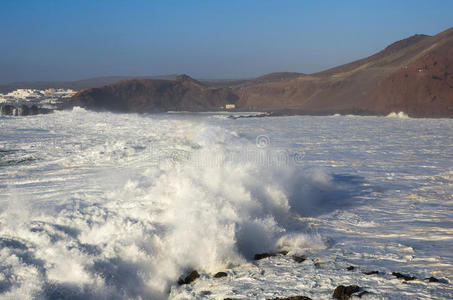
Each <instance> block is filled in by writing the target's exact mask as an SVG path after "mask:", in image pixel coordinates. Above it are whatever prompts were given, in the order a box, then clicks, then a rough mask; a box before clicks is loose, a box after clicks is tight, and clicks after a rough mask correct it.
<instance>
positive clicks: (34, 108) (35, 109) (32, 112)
mask: <svg viewBox="0 0 453 300" xmlns="http://www.w3.org/2000/svg"><path fill="white" fill-rule="evenodd" d="M38 113H39V109H38V107H37V106H36V104H33V105H32V106H31V107H30V115H37V114H38Z"/></svg>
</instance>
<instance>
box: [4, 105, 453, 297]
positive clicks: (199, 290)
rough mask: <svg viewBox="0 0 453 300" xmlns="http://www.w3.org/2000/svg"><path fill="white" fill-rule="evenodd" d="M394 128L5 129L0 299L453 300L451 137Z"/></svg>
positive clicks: (83, 123)
mask: <svg viewBox="0 0 453 300" xmlns="http://www.w3.org/2000/svg"><path fill="white" fill-rule="evenodd" d="M398 116H399V115H398V114H395V115H392V116H391V117H357V116H331V117H312V116H292V117H266V118H239V119H230V118H228V114H215V113H212V114H210V113H205V114H156V115H148V114H143V115H137V114H113V113H96V112H89V111H85V110H83V109H80V108H75V109H74V110H73V111H64V112H56V113H54V114H51V115H38V116H29V117H1V118H0V298H5V299H168V298H170V299H223V298H227V297H230V298H236V299H264V298H273V297H284V296H285V297H288V296H295V295H304V296H309V297H312V298H313V299H328V298H329V297H330V296H331V295H332V292H333V290H334V289H335V287H336V286H338V285H340V284H343V285H350V284H356V285H359V286H361V287H362V289H363V290H366V291H368V292H369V294H367V295H365V296H363V298H365V297H368V299H427V298H435V299H449V298H452V297H453V289H452V287H451V282H452V281H453V148H452V147H453V120H448V119H410V118H407V117H404V118H400V117H398ZM279 251H287V252H288V254H287V255H286V256H284V255H278V256H275V257H270V258H266V259H263V260H259V261H255V260H253V258H254V255H255V254H257V253H264V252H268V253H275V252H279ZM293 255H299V256H300V255H305V256H306V257H307V259H306V260H305V261H304V262H302V263H298V262H296V261H294V259H293V258H292V257H293ZM348 266H354V267H355V269H354V270H352V271H347V270H346V268H347V267H348ZM191 270H197V271H198V272H199V273H200V275H201V277H200V278H199V279H197V280H196V281H195V282H194V283H192V284H189V285H182V286H179V285H178V284H177V281H178V279H180V278H181V276H184V275H187V273H188V272H190V271H191ZM218 271H225V272H227V274H228V276H227V277H224V278H220V279H216V278H213V275H214V274H215V273H216V272H218ZM369 271H379V273H378V274H373V275H365V274H363V272H369ZM392 272H401V273H404V274H409V275H411V276H416V277H417V278H418V279H417V280H415V281H411V282H404V281H403V280H401V279H397V278H396V277H395V276H393V275H392ZM430 276H434V277H436V278H438V279H440V280H441V282H438V283H429V282H428V281H427V280H424V279H425V278H428V277H430Z"/></svg>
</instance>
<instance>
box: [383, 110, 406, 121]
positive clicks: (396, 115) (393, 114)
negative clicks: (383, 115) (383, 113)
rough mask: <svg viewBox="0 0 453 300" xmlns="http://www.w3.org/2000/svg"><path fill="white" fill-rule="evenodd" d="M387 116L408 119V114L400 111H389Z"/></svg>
mask: <svg viewBox="0 0 453 300" xmlns="http://www.w3.org/2000/svg"><path fill="white" fill-rule="evenodd" d="M387 118H400V119H408V118H409V116H408V115H407V114H406V113H404V112H402V111H400V112H399V113H396V112H391V113H389V114H388V115H387Z"/></svg>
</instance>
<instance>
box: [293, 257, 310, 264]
mask: <svg viewBox="0 0 453 300" xmlns="http://www.w3.org/2000/svg"><path fill="white" fill-rule="evenodd" d="M293 259H294V261H295V262H298V263H302V262H304V261H305V260H307V257H306V256H305V255H300V256H299V255H294V256H293Z"/></svg>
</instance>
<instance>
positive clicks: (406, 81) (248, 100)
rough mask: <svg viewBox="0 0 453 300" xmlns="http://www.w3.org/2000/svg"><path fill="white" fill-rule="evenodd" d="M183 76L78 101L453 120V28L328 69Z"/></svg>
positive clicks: (128, 108)
mask: <svg viewBox="0 0 453 300" xmlns="http://www.w3.org/2000/svg"><path fill="white" fill-rule="evenodd" d="M212 85H213V83H211V84H210V85H206V84H203V83H201V82H199V81H196V80H193V79H192V78H190V77H188V76H185V75H183V76H178V77H177V78H176V79H175V80H147V79H135V80H126V81H121V82H118V83H115V84H111V85H107V86H104V87H100V88H92V89H87V90H84V91H82V92H80V93H78V94H76V95H75V96H74V97H73V98H72V103H71V104H72V105H78V106H83V107H87V108H90V109H98V110H112V111H124V112H152V111H168V110H189V111H201V110H209V109H218V108H220V107H224V106H225V104H229V103H234V104H236V107H237V108H239V109H243V110H256V109H259V110H283V109H293V110H297V111H301V112H304V113H309V114H325V113H353V114H371V115H376V114H377V115H384V114H388V113H390V112H399V111H403V112H405V113H407V114H408V115H409V116H414V117H453V28H452V29H449V30H447V31H444V32H442V33H440V34H438V35H436V36H426V35H415V36H412V37H410V38H407V39H404V40H401V41H398V42H395V43H393V44H391V45H390V46H388V47H387V48H385V49H384V50H382V51H380V52H378V53H376V54H374V55H372V56H370V57H367V58H364V59H360V60H357V61H354V62H352V63H349V64H345V65H342V66H339V67H335V68H332V69H329V70H326V71H323V72H319V73H315V74H310V75H305V74H301V73H272V74H268V75H265V76H262V77H258V78H256V79H252V80H242V81H240V82H238V83H236V84H235V85H234V84H232V85H230V87H225V85H224V84H222V85H221V86H219V87H213V86H212Z"/></svg>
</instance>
